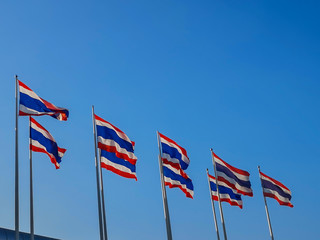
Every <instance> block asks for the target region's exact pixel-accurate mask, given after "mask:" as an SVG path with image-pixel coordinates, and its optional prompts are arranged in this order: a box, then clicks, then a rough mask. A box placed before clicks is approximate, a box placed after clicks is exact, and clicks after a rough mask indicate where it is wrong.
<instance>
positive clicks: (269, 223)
mask: <svg viewBox="0 0 320 240" xmlns="http://www.w3.org/2000/svg"><path fill="white" fill-rule="evenodd" d="M258 170H259V177H260V181H261V187H262V195H263V199H264V206H265V209H266V214H267V219H268V226H269V232H270V237H271V240H274V238H273V232H272V227H271V221H270V216H269V210H268V205H267V200H266V197H265V196H264V194H263V186H262V180H261V174H260V166H258Z"/></svg>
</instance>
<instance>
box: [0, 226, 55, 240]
mask: <svg viewBox="0 0 320 240" xmlns="http://www.w3.org/2000/svg"><path fill="white" fill-rule="evenodd" d="M19 236H20V240H30V234H29V233H24V232H20V234H19ZM0 240H15V231H13V230H10V229H5V228H1V227H0ZM34 240H59V239H57V238H49V237H44V236H39V235H35V236H34Z"/></svg>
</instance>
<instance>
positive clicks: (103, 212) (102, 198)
mask: <svg viewBox="0 0 320 240" xmlns="http://www.w3.org/2000/svg"><path fill="white" fill-rule="evenodd" d="M99 159H100V160H99V169H100V181H101V200H102V216H103V233H104V237H105V240H108V234H107V220H106V209H105V205H104V190H103V178H102V168H101V150H100V149H99Z"/></svg>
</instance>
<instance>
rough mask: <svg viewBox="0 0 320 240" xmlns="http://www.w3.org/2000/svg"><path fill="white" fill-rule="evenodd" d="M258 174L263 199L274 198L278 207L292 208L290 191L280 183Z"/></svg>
mask: <svg viewBox="0 0 320 240" xmlns="http://www.w3.org/2000/svg"><path fill="white" fill-rule="evenodd" d="M259 172H260V178H261V183H262V188H263V195H264V196H265V197H269V198H274V199H275V200H277V201H278V203H279V204H280V205H284V206H288V207H293V205H292V203H291V202H290V200H291V191H290V190H289V188H287V187H286V186H285V185H283V184H282V183H281V182H279V181H277V180H275V179H273V178H271V177H269V176H267V175H265V174H264V173H262V172H261V171H259Z"/></svg>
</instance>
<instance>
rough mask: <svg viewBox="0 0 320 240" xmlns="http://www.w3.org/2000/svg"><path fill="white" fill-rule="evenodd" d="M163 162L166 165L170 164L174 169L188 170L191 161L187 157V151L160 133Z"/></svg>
mask: <svg viewBox="0 0 320 240" xmlns="http://www.w3.org/2000/svg"><path fill="white" fill-rule="evenodd" d="M159 137H160V142H161V148H162V160H163V162H164V163H165V164H170V165H172V166H173V167H175V168H177V169H179V168H181V169H183V170H186V169H187V168H188V166H189V163H190V160H189V158H188V156H187V151H186V150H185V149H184V148H183V147H181V146H179V145H178V144H177V143H176V142H175V141H173V140H171V139H170V138H168V137H166V136H164V135H163V134H161V133H159Z"/></svg>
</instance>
